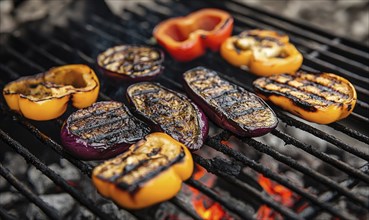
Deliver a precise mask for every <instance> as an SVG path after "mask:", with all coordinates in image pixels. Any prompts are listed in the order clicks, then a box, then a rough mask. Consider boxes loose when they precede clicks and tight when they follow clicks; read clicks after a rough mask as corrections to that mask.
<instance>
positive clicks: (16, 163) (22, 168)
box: [3, 152, 27, 176]
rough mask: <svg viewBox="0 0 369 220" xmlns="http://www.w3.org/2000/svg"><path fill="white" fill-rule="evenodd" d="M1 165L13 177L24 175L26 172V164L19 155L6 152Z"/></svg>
mask: <svg viewBox="0 0 369 220" xmlns="http://www.w3.org/2000/svg"><path fill="white" fill-rule="evenodd" d="M3 164H4V165H5V167H6V168H7V169H9V170H10V171H11V172H12V174H13V175H15V176H21V175H24V174H25V173H26V171H27V162H26V161H25V160H24V159H23V157H22V156H20V155H19V154H15V153H12V152H6V153H5V156H4V162H3Z"/></svg>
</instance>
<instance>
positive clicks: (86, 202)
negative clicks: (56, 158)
mask: <svg viewBox="0 0 369 220" xmlns="http://www.w3.org/2000/svg"><path fill="white" fill-rule="evenodd" d="M0 138H1V139H2V140H3V141H4V142H5V143H7V144H8V145H9V146H10V147H11V148H13V150H14V151H16V152H17V153H18V154H20V155H21V156H22V157H23V158H24V159H25V160H26V161H27V162H28V163H30V164H32V165H33V166H35V167H36V168H37V169H38V170H40V171H41V172H42V173H43V174H45V175H46V176H47V177H49V178H50V180H52V181H53V182H54V183H55V184H57V185H58V186H60V187H61V188H62V189H63V190H65V191H66V192H68V193H69V194H70V195H71V196H72V197H73V198H75V199H76V200H77V201H78V202H80V203H81V204H82V205H83V206H85V207H86V208H88V209H89V210H90V211H91V212H92V213H94V214H95V215H97V216H99V217H100V218H102V219H115V218H113V217H112V216H110V215H109V214H107V213H105V212H103V211H102V210H101V209H99V208H98V206H97V205H96V204H95V203H94V202H93V201H92V200H91V199H90V198H88V196H87V195H85V194H83V193H81V192H80V191H77V190H76V189H74V188H73V187H71V186H70V185H68V183H67V182H66V181H65V180H64V179H63V178H61V177H60V176H59V175H58V174H56V173H55V172H54V171H53V170H51V169H50V168H48V167H47V166H46V165H45V164H44V163H43V162H42V161H40V160H39V159H38V158H37V157H36V156H35V155H33V154H32V153H30V152H29V151H28V150H27V149H26V148H25V147H23V146H22V145H21V144H20V143H19V142H17V141H16V140H14V139H13V138H11V137H10V136H9V135H7V134H6V133H5V132H4V131H3V130H2V129H0Z"/></svg>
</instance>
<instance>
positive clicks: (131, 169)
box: [97, 148, 185, 193]
mask: <svg viewBox="0 0 369 220" xmlns="http://www.w3.org/2000/svg"><path fill="white" fill-rule="evenodd" d="M156 150H157V148H155V149H154V150H153V151H151V152H150V153H149V154H150V155H149V154H148V156H153V155H151V154H152V153H154V156H155V155H157V154H158V153H159V152H160V150H161V149H160V148H159V151H156ZM136 151H137V149H135V150H133V151H129V152H127V153H126V155H125V157H124V158H121V159H120V160H119V163H122V162H124V161H125V160H127V158H129V157H130V156H132V155H133V154H134V153H135V152H136ZM184 157H185V152H184V150H183V148H181V150H180V153H179V154H178V156H177V157H175V158H174V159H173V160H171V161H168V157H167V156H166V155H161V157H157V158H150V159H149V158H147V159H143V160H140V161H139V162H138V163H137V164H134V165H133V166H131V167H129V168H127V166H125V167H124V168H123V170H122V172H121V173H119V174H117V175H113V176H110V177H107V178H106V177H104V176H103V173H104V172H105V171H107V170H108V166H110V165H111V164H113V166H114V163H113V162H111V163H109V164H108V165H107V166H105V167H104V168H102V169H101V172H100V173H99V174H98V175H97V177H98V178H100V179H102V180H105V181H109V182H111V183H114V184H116V186H118V187H119V188H121V189H123V190H127V191H128V192H129V193H134V192H136V191H137V190H138V189H139V188H140V186H141V185H142V184H143V183H145V182H147V181H149V180H151V179H152V178H154V177H155V176H157V175H159V174H160V173H161V172H163V171H164V170H166V169H168V168H169V167H171V166H172V165H174V164H176V163H178V162H181V161H182V159H183V158H184ZM162 158H165V159H166V162H167V163H166V164H164V165H160V164H158V166H157V167H156V169H155V170H153V171H151V172H149V173H147V174H146V175H145V176H138V179H137V180H136V181H134V182H133V183H131V184H128V183H126V182H125V181H119V179H120V178H122V177H124V176H126V175H128V174H130V173H132V172H134V171H136V170H138V169H139V168H141V167H143V166H145V165H146V164H148V163H149V162H150V163H155V160H158V159H162ZM115 164H118V163H115ZM112 169H114V168H112Z"/></svg>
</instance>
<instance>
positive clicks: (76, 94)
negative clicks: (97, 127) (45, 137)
mask: <svg viewBox="0 0 369 220" xmlns="http://www.w3.org/2000/svg"><path fill="white" fill-rule="evenodd" d="M99 88H100V84H99V80H98V78H97V76H96V74H95V72H94V71H93V70H92V69H91V68H90V67H88V66H86V65H82V64H73V65H65V66H60V67H55V68H51V69H50V70H49V71H47V72H45V73H40V74H37V75H33V76H25V77H21V78H19V79H18V80H15V81H13V82H10V83H8V84H7V85H6V86H5V87H4V90H3V95H4V98H5V100H6V102H7V104H8V106H9V108H10V109H12V110H15V111H17V112H19V113H21V114H22V115H24V117H26V118H29V119H33V120H39V121H43V120H50V119H54V118H57V117H59V116H60V115H62V114H63V113H64V112H65V110H66V109H67V104H68V101H69V100H71V101H72V105H73V106H74V107H76V108H84V107H87V106H90V105H91V104H92V103H94V102H95V101H96V99H97V96H98V93H99Z"/></svg>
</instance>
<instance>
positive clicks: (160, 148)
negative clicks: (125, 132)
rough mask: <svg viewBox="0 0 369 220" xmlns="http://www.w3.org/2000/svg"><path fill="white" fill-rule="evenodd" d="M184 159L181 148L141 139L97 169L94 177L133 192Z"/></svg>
mask: <svg viewBox="0 0 369 220" xmlns="http://www.w3.org/2000/svg"><path fill="white" fill-rule="evenodd" d="M184 157H185V152H184V150H183V148H179V147H178V146H175V145H173V144H166V145H165V144H160V142H159V141H157V142H155V143H151V142H149V141H148V140H142V141H140V142H138V143H136V144H135V145H134V146H131V147H130V148H129V150H128V151H127V152H125V153H123V154H121V155H119V156H117V157H115V158H113V159H111V160H108V161H105V163H103V164H102V165H100V166H98V167H96V168H95V171H94V174H95V175H97V177H98V178H100V179H102V180H104V181H108V182H111V183H114V184H116V185H117V186H118V187H120V188H121V189H123V190H127V191H128V192H131V193H132V192H134V191H135V190H137V189H138V188H139V187H140V186H141V185H142V184H143V183H145V182H147V181H149V180H151V179H152V178H154V177H155V176H157V175H159V174H160V173H161V172H162V171H164V170H166V169H168V168H169V167H170V166H172V165H173V164H175V163H177V162H180V161H182V159H183V158H184Z"/></svg>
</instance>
